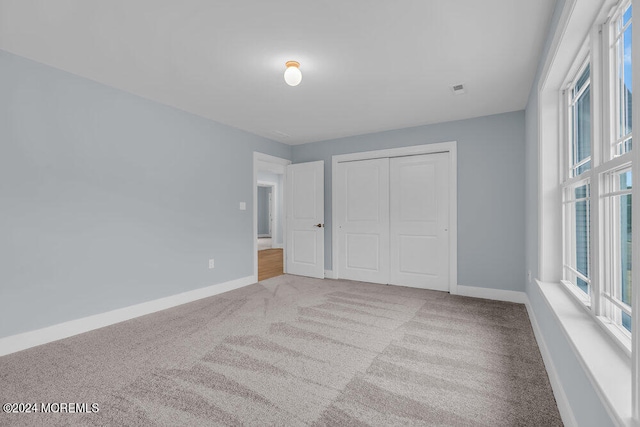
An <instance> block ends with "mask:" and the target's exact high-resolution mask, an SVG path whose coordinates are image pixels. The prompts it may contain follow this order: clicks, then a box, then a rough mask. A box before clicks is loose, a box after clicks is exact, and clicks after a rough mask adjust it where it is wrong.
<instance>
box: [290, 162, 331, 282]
mask: <svg viewBox="0 0 640 427" xmlns="http://www.w3.org/2000/svg"><path fill="white" fill-rule="evenodd" d="M286 181H287V184H286V185H287V190H286V197H285V198H286V203H287V219H286V224H287V256H286V266H287V273H289V274H297V275H300V276H309V277H317V278H321V279H322V278H324V162H323V161H317V162H309V163H298V164H294V165H288V166H287V180H286Z"/></svg>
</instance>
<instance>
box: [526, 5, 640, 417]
mask: <svg viewBox="0 0 640 427" xmlns="http://www.w3.org/2000/svg"><path fill="white" fill-rule="evenodd" d="M631 3H632V4H633V7H634V9H636V14H637V13H638V12H639V11H640V0H631ZM622 7H624V6H622V5H619V4H618V1H617V0H603V1H602V2H584V1H580V0H567V1H566V2H565V4H564V7H563V8H562V12H561V14H560V17H559V20H558V28H557V30H556V32H555V33H554V36H553V38H552V40H551V44H550V46H549V54H548V55H547V57H546V61H545V63H544V64H543V67H542V70H541V77H540V80H539V84H538V91H537V95H538V98H537V100H536V101H537V106H538V148H539V153H538V155H539V157H538V216H537V218H538V257H537V260H536V259H534V260H533V262H534V264H532V265H531V266H533V268H536V266H537V268H538V279H537V280H536V282H535V284H536V285H535V287H534V289H537V290H538V292H540V294H541V296H542V297H544V298H545V300H546V302H547V304H548V305H549V307H550V308H551V310H552V312H553V313H554V315H555V317H556V319H557V320H558V325H559V326H560V327H561V328H562V330H563V332H564V333H565V334H566V337H567V339H568V341H569V343H570V344H571V348H572V349H573V350H574V352H575V354H576V356H577V357H578V360H579V361H580V363H581V366H582V367H583V368H584V370H585V373H586V374H587V376H588V378H589V379H590V380H591V382H592V384H593V386H594V389H595V391H596V393H597V395H598V396H599V397H600V399H601V401H602V403H603V405H604V407H605V408H606V409H607V411H608V412H609V414H610V415H611V417H612V419H613V420H614V423H616V424H620V425H627V424H628V423H629V422H631V421H630V420H631V419H632V418H633V419H634V420H635V422H636V423H637V422H638V421H640V341H639V339H640V316H633V317H632V334H631V336H632V339H631V345H630V347H627V348H625V349H623V347H625V346H623V345H620V342H621V340H620V339H619V337H617V336H615V335H616V333H615V331H616V328H608V327H607V325H606V324H605V323H606V319H605V318H603V317H601V316H597V314H600V313H601V312H602V309H603V308H602V307H601V306H600V305H599V304H598V300H600V299H602V298H595V299H594V301H592V304H591V306H590V307H588V306H587V305H585V304H584V303H582V302H580V301H578V300H577V299H576V298H574V297H573V296H572V295H571V293H570V292H563V290H564V291H568V288H567V287H566V286H557V284H558V283H559V282H561V279H562V277H563V269H564V266H563V254H564V252H563V249H564V248H563V214H562V212H563V209H562V206H563V204H562V200H563V196H562V191H563V188H564V186H565V185H567V184H570V183H569V182H568V180H567V177H566V176H565V174H566V170H567V168H566V166H565V165H566V164H567V163H568V159H567V157H566V156H567V152H566V147H565V144H566V138H565V135H566V129H565V125H566V123H564V121H563V119H562V115H563V114H564V112H566V108H567V102H566V97H565V96H564V95H562V90H564V89H566V87H567V83H568V82H567V80H566V77H567V76H569V75H571V76H574V75H575V74H577V68H578V66H579V65H581V62H578V61H579V60H580V59H583V58H584V57H585V54H586V51H585V49H584V48H585V45H584V43H582V40H584V37H585V36H586V35H588V36H589V37H590V39H591V42H590V43H589V45H587V49H590V50H591V57H592V67H591V83H592V93H591V102H592V120H593V123H592V126H593V127H592V138H593V145H592V152H591V156H592V168H591V171H589V174H588V175H586V176H588V177H589V178H590V180H591V214H592V215H591V216H592V224H594V223H596V224H600V223H601V212H600V210H601V209H600V205H601V203H599V202H598V203H596V201H599V200H600V194H599V187H601V180H602V179H604V178H603V174H605V173H606V172H608V171H610V170H614V169H616V168H619V167H622V166H623V165H625V164H628V163H631V164H632V171H633V172H632V173H633V175H634V176H636V177H640V169H639V166H640V149H636V150H631V151H630V152H629V153H626V154H624V155H621V156H618V157H613V156H612V150H611V145H610V141H611V138H610V137H609V136H610V135H611V134H612V133H613V132H614V129H611V126H609V125H608V124H609V123H610V122H611V121H610V120H607V119H605V120H603V121H600V120H598V118H600V117H603V116H604V115H605V114H610V112H611V108H610V106H608V105H607V103H606V102H605V100H607V99H609V98H608V96H609V92H610V91H611V88H609V87H608V84H603V82H604V83H606V82H609V81H610V80H609V79H608V78H609V75H610V74H611V72H612V70H611V69H610V67H605V66H601V67H594V65H593V64H596V63H598V64H609V62H604V61H603V57H604V58H605V59H606V58H607V56H608V52H607V49H608V46H607V45H606V44H605V40H607V34H606V31H607V29H608V27H606V26H604V25H603V24H605V23H607V22H610V21H609V19H610V17H611V16H613V15H612V13H613V14H615V13H616V12H617V8H622ZM603 33H604V34H603ZM635 33H636V34H635V35H633V48H632V49H633V77H634V78H633V80H634V81H635V82H636V83H635V85H636V86H637V84H638V83H637V82H640V33H639V32H638V31H635ZM572 71H573V72H572ZM639 99H640V98H639ZM633 103H634V107H636V106H638V101H636V100H634V102H633ZM633 122H635V123H636V124H638V123H640V106H638V107H637V108H634V109H633ZM586 176H585V175H581V176H580V178H579V179H582V178H584V177H586ZM632 194H633V198H632V199H633V200H634V201H633V211H634V212H636V213H637V214H636V215H634V216H633V225H632V227H633V248H632V259H633V261H632V262H633V264H634V265H636V266H638V265H640V186H639V185H635V186H634V188H633V189H632ZM593 221H595V222H593ZM602 239H603V236H601V235H600V233H599V232H596V231H594V229H593V227H592V229H591V245H592V251H591V256H592V258H593V256H594V252H595V250H594V248H600V247H601V246H602V245H601V244H600V242H601V240H602ZM536 261H537V265H536V263H535V262H536ZM591 265H592V271H591V277H592V292H597V293H599V292H600V290H599V289H594V288H595V287H596V286H597V284H598V283H600V282H602V281H603V278H602V277H601V276H602V275H603V274H604V271H603V270H604V269H598V265H597V263H595V262H592V264H591ZM632 281H633V284H632V286H633V289H634V291H633V294H632V298H633V304H632V305H633V306H634V307H640V274H635V275H634V277H633V278H632ZM594 285H595V286H594ZM636 290H637V291H636ZM637 310H638V309H637ZM594 319H595V320H594ZM593 322H595V324H597V325H599V326H602V327H601V328H593V327H592V324H593ZM605 331H606V332H605ZM629 377H631V381H629V380H628V379H629ZM554 391H555V387H554ZM563 419H564V415H563Z"/></svg>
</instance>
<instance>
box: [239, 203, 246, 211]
mask: <svg viewBox="0 0 640 427" xmlns="http://www.w3.org/2000/svg"><path fill="white" fill-rule="evenodd" d="M240 210H241V211H246V210H247V203H246V202H240Z"/></svg>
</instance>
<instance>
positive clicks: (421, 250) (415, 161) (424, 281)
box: [389, 153, 449, 291]
mask: <svg viewBox="0 0 640 427" xmlns="http://www.w3.org/2000/svg"><path fill="white" fill-rule="evenodd" d="M448 165H449V153H438V154H425V155H418V156H407V157H396V158H392V159H390V172H389V175H390V252H391V257H390V261H391V263H390V264H391V265H390V268H391V271H390V281H389V283H390V284H394V285H402V286H412V287H418V288H426V289H434V290H440V291H448V290H449V238H448V231H449V224H448V222H449V166H448Z"/></svg>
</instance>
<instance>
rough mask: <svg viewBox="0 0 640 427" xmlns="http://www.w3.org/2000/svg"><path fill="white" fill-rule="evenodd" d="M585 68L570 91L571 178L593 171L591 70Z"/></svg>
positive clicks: (587, 65) (587, 66)
mask: <svg viewBox="0 0 640 427" xmlns="http://www.w3.org/2000/svg"><path fill="white" fill-rule="evenodd" d="M583 68H584V70H583V71H581V72H580V74H579V75H578V78H577V79H576V81H575V83H574V84H573V85H572V87H571V89H570V90H569V116H570V117H569V138H570V141H571V156H570V160H571V176H578V175H580V174H581V173H582V172H584V171H586V170H589V169H591V69H590V67H589V63H588V62H587V64H586V65H585V66H584V67H583Z"/></svg>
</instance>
